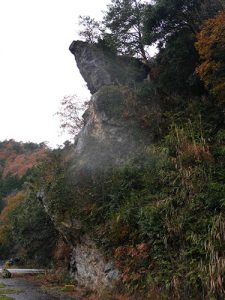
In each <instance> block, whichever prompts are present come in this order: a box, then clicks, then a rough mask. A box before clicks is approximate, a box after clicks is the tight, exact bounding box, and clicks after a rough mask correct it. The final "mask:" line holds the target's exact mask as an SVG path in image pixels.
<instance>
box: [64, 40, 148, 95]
mask: <svg viewBox="0 0 225 300" xmlns="http://www.w3.org/2000/svg"><path fill="white" fill-rule="evenodd" d="M69 49H70V51H71V52H72V53H73V54H74V56H75V59H76V62H77V66H78V68H79V70H80V73H81V75H82V76H83V78H84V80H85V81H86V82H87V86H88V88H89V90H90V92H91V93H92V94H94V93H96V92H97V91H98V90H99V89H100V88H101V87H103V86H105V85H113V84H118V83H120V84H125V83H129V84H132V83H135V82H138V81H142V80H143V79H144V78H146V77H147V74H148V73H149V68H148V67H147V66H146V65H145V64H143V63H141V62H140V60H138V59H136V58H132V57H123V56H116V55H113V54H112V53H110V52H109V50H103V49H102V48H101V47H100V46H98V45H96V44H88V43H87V42H82V41H73V42H72V44H71V45H70V48H69Z"/></svg>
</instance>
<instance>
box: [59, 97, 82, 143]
mask: <svg viewBox="0 0 225 300" xmlns="http://www.w3.org/2000/svg"><path fill="white" fill-rule="evenodd" d="M60 104H61V107H60V110H59V111H58V112H57V113H56V115H58V116H59V117H60V128H61V129H62V130H63V131H67V132H68V133H69V135H71V136H72V137H74V136H75V135H76V134H77V133H78V131H79V130H80V129H81V128H82V126H83V125H84V120H83V118H82V113H83V112H84V110H85V108H87V106H88V102H83V101H80V100H79V99H78V98H77V96H76V95H72V96H65V97H64V98H63V99H62V100H61V102H60Z"/></svg>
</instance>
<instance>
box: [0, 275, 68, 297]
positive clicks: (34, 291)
mask: <svg viewBox="0 0 225 300" xmlns="http://www.w3.org/2000/svg"><path fill="white" fill-rule="evenodd" d="M0 282H2V283H4V284H5V285H6V287H5V288H4V289H13V290H22V292H21V293H18V294H10V295H7V294H6V295H7V296H9V297H12V298H13V299H15V300H60V299H63V298H61V297H60V296H59V297H57V296H52V295H49V294H47V293H46V292H44V291H43V290H42V289H41V288H40V286H39V285H38V284H37V283H34V282H31V281H27V280H26V279H23V278H9V279H3V278H1V279H0Z"/></svg>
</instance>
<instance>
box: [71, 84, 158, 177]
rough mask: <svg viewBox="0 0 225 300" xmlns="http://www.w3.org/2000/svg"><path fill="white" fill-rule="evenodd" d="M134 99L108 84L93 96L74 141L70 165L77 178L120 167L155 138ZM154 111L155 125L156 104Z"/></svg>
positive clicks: (156, 118)
mask: <svg viewBox="0 0 225 300" xmlns="http://www.w3.org/2000/svg"><path fill="white" fill-rule="evenodd" d="M129 97H130V99H128V98H129ZM132 101H133V99H132V96H131V95H129V93H128V92H127V90H126V89H125V90H123V88H121V87H120V86H105V87H103V88H101V89H100V90H99V91H98V92H97V93H95V94H94V95H93V96H92V99H91V103H90V107H89V109H88V110H87V111H86V112H85V114H84V121H85V125H84V127H83V128H82V130H81V131H80V133H79V134H78V135H77V137H76V140H75V149H74V153H73V155H74V159H73V162H72V164H71V171H72V174H74V180H75V178H76V179H79V178H82V176H86V175H89V174H90V173H96V172H99V171H101V170H102V169H104V170H105V169H106V168H109V167H111V166H119V165H121V164H122V163H124V162H125V161H126V160H127V159H129V157H130V156H135V153H136V152H138V151H139V149H140V148H143V146H145V145H149V144H150V143H152V142H153V141H154V139H155V135H156V131H155V130H153V129H152V130H151V131H149V130H148V131H146V130H143V129H142V128H141V126H140V123H139V120H137V118H135V116H134V114H135V110H136V106H135V104H133V102H132ZM132 105H133V107H132ZM152 114H153V115H154V116H153V120H154V126H155V128H156V127H158V126H157V123H159V122H160V118H158V115H159V114H160V108H159V106H158V105H157V104H154V105H152ZM76 174H79V176H76Z"/></svg>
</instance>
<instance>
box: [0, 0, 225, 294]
mask: <svg viewBox="0 0 225 300" xmlns="http://www.w3.org/2000/svg"><path fill="white" fill-rule="evenodd" d="M224 10H225V2H224V1H219V0H216V1H208V0H203V1H187V0H182V1H180V0H178V1H177V0H156V1H152V2H151V3H148V2H147V3H143V2H142V1H133V0H128V1H125V0H122V1H117V0H112V1H111V3H110V5H109V6H108V7H107V11H106V12H105V13H104V17H103V21H102V23H99V22H96V21H95V20H93V19H91V18H90V17H84V18H83V19H82V20H83V21H82V25H83V27H84V28H83V30H81V32H80V34H81V38H83V39H84V40H83V41H73V42H72V44H71V46H70V51H71V52H72V54H73V55H74V57H75V61H76V64H77V66H78V68H79V70H80V73H81V75H82V76H83V77H84V79H85V81H86V82H87V86H88V88H89V89H90V92H91V93H92V97H91V99H90V102H89V105H88V108H87V110H86V111H85V113H84V115H83V122H81V124H82V125H83V127H82V129H81V130H80V132H79V133H78V134H77V135H76V136H75V139H74V143H73V144H69V143H65V145H64V146H65V147H64V148H63V149H55V150H53V151H50V152H49V153H48V155H47V156H46V159H44V160H43V161H42V162H41V163H39V164H37V166H36V167H33V168H32V169H29V167H30V166H31V165H34V164H36V162H38V160H39V158H40V157H42V158H43V157H45V155H46V154H45V153H46V149H45V148H43V147H42V146H40V145H39V146H38V147H34V149H32V151H31V149H30V148H29V147H30V146H28V145H26V144H24V145H20V144H18V143H12V142H10V141H8V142H5V144H4V142H3V147H2V146H1V148H0V150H1V149H2V148H3V149H2V151H1V152H0V157H1V159H2V160H1V161H2V163H1V168H2V181H3V182H5V180H6V179H7V178H14V179H15V178H17V179H16V180H17V184H18V182H20V180H22V179H23V176H24V175H25V174H26V172H27V171H28V169H29V170H30V171H29V172H30V175H29V177H26V184H25V185H24V186H23V187H22V184H20V186H17V188H18V187H19V189H20V191H19V192H17V193H13V194H12V195H9V196H8V198H7V205H8V208H7V206H6V207H5V208H4V209H3V210H2V213H1V215H0V220H1V222H2V223H1V227H0V243H1V247H2V248H1V249H2V253H4V254H5V256H7V255H9V253H10V254H11V253H13V255H19V256H21V257H23V258H24V260H25V261H29V262H32V263H37V264H39V265H40V264H42V265H45V266H46V265H50V264H51V265H52V264H54V266H55V268H56V270H57V271H56V273H57V276H56V277H54V278H55V280H56V281H57V282H65V281H66V278H68V277H69V278H70V279H69V280H70V281H69V282H72V283H74V284H76V286H77V287H78V286H82V287H85V288H86V289H87V291H86V292H87V293H86V294H85V296H84V297H83V298H82V299H93V295H92V294H91V291H94V292H95V293H96V294H94V295H95V296H94V297H95V298H94V299H101V300H103V299H106V298H107V299H123V297H125V299H132V300H133V299H135V300H136V299H140V300H142V299H184V300H186V299H207V300H209V299H216V300H217V299H218V300H222V299H224V295H225V277H224V275H225V272H224V262H225V256H224V253H225V251H224V250H225V202H224V199H225V184H224V182H225V171H224V170H225V116H224V111H225V110H224V109H225V106H224V104H225V98H224V95H225V71H224V70H225V56H224V53H225V51H224V50H225V49H224V45H225V33H224V27H225V17H224V16H225V11H224ZM153 45H154V46H155V47H157V54H156V55H155V56H154V57H151V58H149V53H148V48H149V47H148V46H153ZM65 124H66V122H65ZM10 184H11V183H10ZM11 185H12V187H13V188H10V189H11V191H13V189H14V183H12V184H11ZM2 190H3V192H2V193H3V195H4V196H6V194H4V193H5V191H4V189H2ZM61 275H62V276H61ZM60 276H61V277H60ZM67 276H68V277H67ZM62 277H63V279H62ZM60 278H61V279H60ZM60 280H61V281H60ZM63 280H64V281H63ZM89 296H90V297H89ZM91 297H92V298H91Z"/></svg>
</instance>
